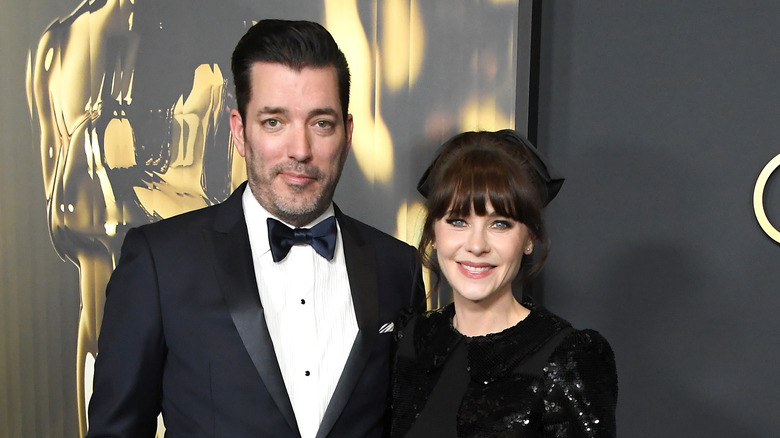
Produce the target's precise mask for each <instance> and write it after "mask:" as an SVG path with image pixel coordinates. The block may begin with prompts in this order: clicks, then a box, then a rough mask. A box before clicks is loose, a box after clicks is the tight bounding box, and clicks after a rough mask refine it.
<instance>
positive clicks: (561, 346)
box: [390, 303, 617, 438]
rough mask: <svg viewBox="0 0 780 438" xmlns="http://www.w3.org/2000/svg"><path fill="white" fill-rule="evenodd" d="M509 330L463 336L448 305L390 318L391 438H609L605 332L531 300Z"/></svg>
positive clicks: (611, 368) (613, 383) (613, 388)
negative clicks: (394, 348) (395, 324)
mask: <svg viewBox="0 0 780 438" xmlns="http://www.w3.org/2000/svg"><path fill="white" fill-rule="evenodd" d="M524 305H525V306H526V307H528V308H530V309H531V313H530V314H529V315H528V316H527V317H526V318H525V319H524V320H522V321H520V322H519V323H518V324H517V325H515V326H514V327H510V328H508V329H506V330H504V331H502V332H500V333H494V334H489V335H486V336H477V337H466V336H463V335H461V334H460V333H459V332H458V331H457V330H455V329H454V328H453V327H452V317H453V316H454V314H455V308H454V306H453V305H452V304H450V305H449V306H447V307H444V308H442V309H439V310H435V311H431V312H427V313H426V314H424V315H416V316H412V317H411V318H410V319H409V320H408V321H402V322H401V324H399V326H400V329H399V330H398V332H397V336H398V342H399V345H398V352H397V354H396V358H395V365H394V376H393V401H392V408H393V416H392V425H391V433H390V435H391V437H394V438H395V437H425V438H433V437H437V438H438V437H456V436H457V437H491V438H494V437H544V438H552V437H556V438H559V437H567V438H574V437H589V438H590V437H599V438H601V437H614V436H615V405H616V403H617V373H616V369H615V358H614V354H613V352H612V349H611V348H610V346H609V344H608V343H607V341H606V339H604V337H602V336H601V335H600V334H599V333H598V332H595V331H593V330H575V329H573V328H572V327H571V325H570V324H569V323H568V322H566V321H565V320H563V319H561V318H559V317H557V316H555V315H553V314H552V313H550V312H548V311H546V310H544V309H542V308H535V307H534V306H533V305H532V304H530V303H524Z"/></svg>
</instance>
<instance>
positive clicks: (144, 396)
mask: <svg viewBox="0 0 780 438" xmlns="http://www.w3.org/2000/svg"><path fill="white" fill-rule="evenodd" d="M160 315H161V313H160V300H159V290H158V283H157V274H156V270H155V264H154V260H153V257H152V253H151V251H150V248H149V245H148V242H147V240H146V238H145V237H144V235H143V232H141V231H139V230H137V229H133V230H130V231H129V232H128V234H127V236H126V237H125V241H124V243H123V245H122V253H121V257H120V260H119V263H118V265H117V267H116V269H115V270H114V273H113V274H112V275H111V279H110V280H109V283H108V287H107V289H106V304H105V311H104V314H103V323H102V327H101V330H100V336H99V339H98V355H97V358H96V362H95V376H94V383H93V394H92V398H91V400H90V403H89V432H88V434H87V436H88V437H92V438H97V437H109V436H110V437H154V436H155V431H156V428H157V415H158V414H159V412H160V409H161V408H160V406H161V393H162V390H161V388H162V370H163V364H164V361H165V354H166V349H165V342H164V337H163V329H162V321H161V316H160Z"/></svg>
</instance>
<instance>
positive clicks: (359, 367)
mask: <svg viewBox="0 0 780 438" xmlns="http://www.w3.org/2000/svg"><path fill="white" fill-rule="evenodd" d="M336 219H337V220H338V222H339V226H340V228H341V238H342V241H343V243H344V259H345V262H346V265H347V276H348V277H349V288H350V290H351V292H352V303H353V305H354V306H355V316H356V317H357V323H358V335H357V338H355V343H354V344H353V345H352V350H351V351H350V353H349V358H348V359H347V363H346V365H345V366H344V371H342V373H341V377H340V378H339V383H338V385H336V389H335V391H334V392H333V397H331V399H330V403H329V404H328V408H327V409H326V411H325V415H324V416H323V418H322V422H321V423H320V428H319V430H318V431H317V437H318V438H321V437H322V438H324V437H326V436H327V435H328V433H330V431H331V429H332V428H333V425H334V424H336V420H338V418H339V416H340V415H341V413H342V412H343V411H344V407H345V406H346V404H347V401H348V400H349V396H350V394H351V393H352V391H353V390H354V388H355V385H357V382H358V380H360V376H361V375H362V374H363V369H364V368H365V367H366V364H367V362H368V358H369V356H370V355H371V345H372V344H373V342H374V338H375V337H376V336H377V334H378V330H379V299H378V297H377V293H378V290H377V289H378V285H377V284H376V278H377V273H376V257H375V255H374V252H375V250H374V246H373V244H372V243H370V242H366V241H364V240H363V238H362V237H361V236H360V234H359V233H358V230H357V228H356V227H355V224H354V219H352V218H350V217H348V216H345V215H344V214H343V213H342V212H341V210H339V208H338V207H336Z"/></svg>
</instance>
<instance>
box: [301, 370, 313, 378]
mask: <svg viewBox="0 0 780 438" xmlns="http://www.w3.org/2000/svg"><path fill="white" fill-rule="evenodd" d="M303 374H305V375H306V377H309V376H310V375H311V373H310V372H309V371H305V372H304V373H303Z"/></svg>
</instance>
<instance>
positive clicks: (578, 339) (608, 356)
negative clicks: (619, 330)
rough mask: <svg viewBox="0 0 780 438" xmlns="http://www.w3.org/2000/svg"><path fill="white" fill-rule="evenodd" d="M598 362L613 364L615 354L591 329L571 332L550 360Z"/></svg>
mask: <svg viewBox="0 0 780 438" xmlns="http://www.w3.org/2000/svg"><path fill="white" fill-rule="evenodd" d="M553 358H556V359H563V358H568V359H578V360H589V361H592V360H599V361H608V362H612V363H614V361H615V353H614V351H613V350H612V346H610V344H609V342H608V341H607V339H606V338H605V337H604V336H603V335H602V334H601V333H599V332H598V331H596V330H592V329H580V330H572V331H571V333H569V334H568V335H567V336H566V337H565V338H563V340H561V342H560V344H558V347H557V348H556V349H555V351H554V352H553V357H551V359H553Z"/></svg>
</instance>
